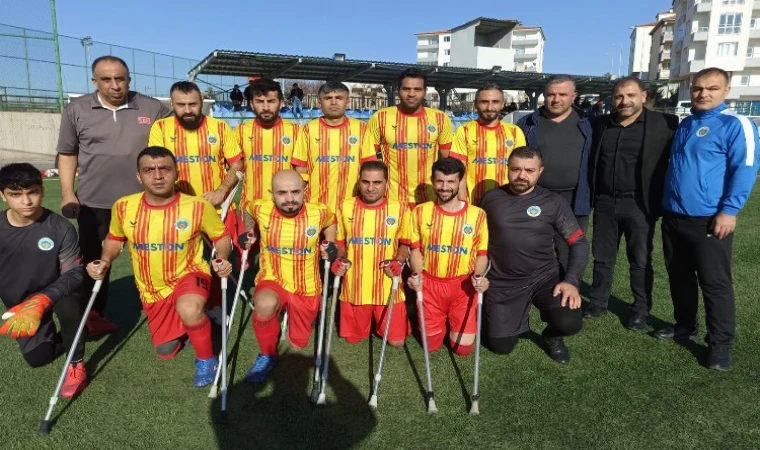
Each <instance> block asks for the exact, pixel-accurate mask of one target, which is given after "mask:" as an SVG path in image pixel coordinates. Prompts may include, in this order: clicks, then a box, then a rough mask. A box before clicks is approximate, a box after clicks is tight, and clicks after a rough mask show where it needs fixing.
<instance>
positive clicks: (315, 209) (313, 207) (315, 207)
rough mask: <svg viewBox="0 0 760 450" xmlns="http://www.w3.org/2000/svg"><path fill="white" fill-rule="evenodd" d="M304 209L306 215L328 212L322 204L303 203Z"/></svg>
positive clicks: (328, 209)
mask: <svg viewBox="0 0 760 450" xmlns="http://www.w3.org/2000/svg"><path fill="white" fill-rule="evenodd" d="M304 208H306V212H307V213H308V214H311V213H321V212H324V211H327V212H329V211H330V208H328V207H327V205H325V204H324V203H322V202H306V203H304Z"/></svg>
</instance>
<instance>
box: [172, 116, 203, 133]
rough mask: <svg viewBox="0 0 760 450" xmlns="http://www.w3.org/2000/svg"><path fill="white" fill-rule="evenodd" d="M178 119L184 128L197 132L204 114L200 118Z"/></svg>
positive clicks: (181, 117)
mask: <svg viewBox="0 0 760 450" xmlns="http://www.w3.org/2000/svg"><path fill="white" fill-rule="evenodd" d="M177 119H178V120H179V123H181V124H182V127H183V128H185V129H188V130H195V129H196V128H198V127H199V126H200V124H201V120H202V119H203V114H201V115H198V116H177Z"/></svg>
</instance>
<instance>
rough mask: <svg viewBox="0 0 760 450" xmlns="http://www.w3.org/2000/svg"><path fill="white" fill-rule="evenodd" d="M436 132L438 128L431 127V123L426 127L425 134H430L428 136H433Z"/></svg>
mask: <svg viewBox="0 0 760 450" xmlns="http://www.w3.org/2000/svg"><path fill="white" fill-rule="evenodd" d="M436 131H438V128H436V126H435V125H433V124H432V123H431V124H430V125H428V126H427V132H428V133H430V134H433V133H435V132H436Z"/></svg>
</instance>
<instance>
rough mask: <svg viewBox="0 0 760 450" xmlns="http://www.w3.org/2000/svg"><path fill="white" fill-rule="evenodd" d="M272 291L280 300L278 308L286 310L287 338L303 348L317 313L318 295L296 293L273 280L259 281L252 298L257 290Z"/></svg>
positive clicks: (307, 341)
mask: <svg viewBox="0 0 760 450" xmlns="http://www.w3.org/2000/svg"><path fill="white" fill-rule="evenodd" d="M263 290H267V291H272V292H274V293H275V294H277V297H278V298H279V300H280V309H283V308H284V309H285V311H287V312H288V340H289V341H290V343H291V344H293V346H294V347H297V348H304V347H306V346H307V345H309V337H311V330H312V326H313V325H314V321H315V320H316V319H317V314H318V313H319V302H320V296H319V294H317V295H312V296H308V295H296V294H291V293H290V292H288V291H286V290H285V289H283V288H282V287H281V286H280V285H279V284H277V283H276V282H274V281H270V280H264V281H259V283H258V284H257V285H256V290H255V292H254V293H253V295H254V298H255V297H256V295H258V293H259V291H263Z"/></svg>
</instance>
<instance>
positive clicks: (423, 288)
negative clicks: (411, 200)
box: [407, 157, 488, 356]
mask: <svg viewBox="0 0 760 450" xmlns="http://www.w3.org/2000/svg"><path fill="white" fill-rule="evenodd" d="M464 170H465V169H464V164H463V163H462V162H461V161H459V160H458V159H454V158H450V157H449V158H442V159H439V160H438V161H436V162H435V163H434V164H433V174H432V182H433V189H434V190H435V194H436V197H437V199H436V200H434V201H432V202H427V203H423V204H421V205H417V207H416V208H414V210H413V211H412V220H411V232H410V234H411V245H412V255H411V265H412V271H413V272H416V273H417V274H421V275H420V276H419V277H416V278H415V277H412V278H409V280H408V281H407V284H408V285H409V287H410V288H412V289H413V290H415V291H417V292H422V293H423V301H424V305H423V307H424V308H425V311H424V312H425V328H426V330H425V331H426V332H427V340H428V350H429V351H431V352H432V351H436V350H438V349H439V348H441V345H442V344H443V340H444V338H445V332H446V324H447V323H448V327H449V330H450V331H449V341H450V343H451V348H452V350H454V352H455V353H456V354H457V355H460V356H466V355H468V354H469V353H470V352H471V351H472V347H473V344H474V343H475V333H476V332H477V320H476V313H477V310H476V308H477V304H476V302H475V296H476V293H477V292H484V291H485V290H486V289H488V279H486V278H481V279H480V280H479V282H476V277H475V275H482V274H483V273H484V272H485V270H486V268H487V267H488V258H487V257H486V253H487V249H488V228H487V226H486V214H485V213H484V212H483V210H482V209H480V208H478V207H476V206H472V205H470V204H468V203H467V202H465V201H462V200H459V198H458V195H459V184H460V182H461V181H462V179H463V177H464Z"/></svg>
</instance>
